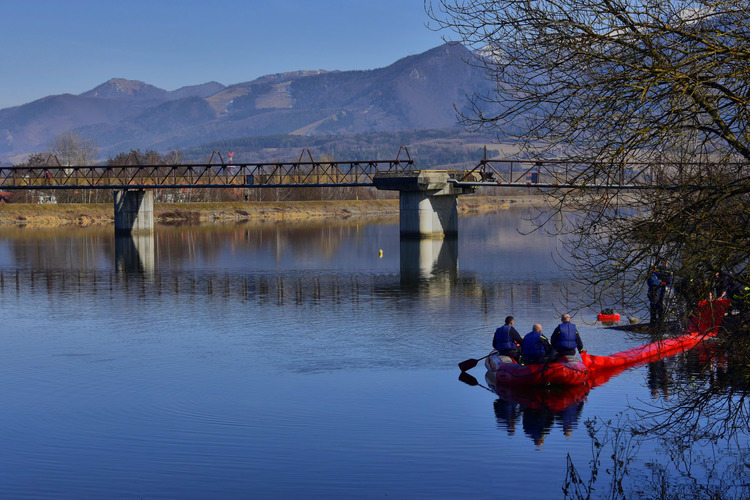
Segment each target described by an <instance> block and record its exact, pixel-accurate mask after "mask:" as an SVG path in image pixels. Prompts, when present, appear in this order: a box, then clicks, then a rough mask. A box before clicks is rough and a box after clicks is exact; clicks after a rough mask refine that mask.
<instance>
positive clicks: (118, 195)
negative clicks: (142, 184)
mask: <svg viewBox="0 0 750 500" xmlns="http://www.w3.org/2000/svg"><path fill="white" fill-rule="evenodd" d="M114 194H115V234H143V233H153V232H154V192H153V191H151V190H147V189H123V190H119V191H115V192H114Z"/></svg>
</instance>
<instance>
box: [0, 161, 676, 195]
mask: <svg viewBox="0 0 750 500" xmlns="http://www.w3.org/2000/svg"><path fill="white" fill-rule="evenodd" d="M592 167H594V168H592ZM683 167H684V165H665V164H659V165H654V164H645V163H629V164H625V165H622V166H621V167H620V168H618V169H616V170H617V171H616V173H615V174H612V172H611V168H609V167H608V168H601V169H598V168H597V166H596V165H593V164H591V163H588V164H584V163H576V162H567V161H536V160H528V161H506V160H486V159H484V160H482V161H480V162H479V163H478V164H477V165H476V166H475V167H474V168H472V169H467V170H447V172H448V174H449V177H450V181H449V182H451V183H454V184H456V185H457V186H460V187H469V186H474V187H476V186H492V187H498V186H501V187H529V186H531V187H538V188H608V189H652V188H654V187H657V186H661V187H664V186H666V185H669V184H673V183H674V182H673V181H674V180H676V179H677V177H678V176H680V175H682V174H681V172H682V170H683ZM418 171H419V170H418V169H417V167H416V165H415V164H414V162H413V161H412V160H411V158H409V159H407V160H400V159H399V158H398V157H397V158H396V159H395V160H372V161H344V162H341V161H331V162H324V161H321V162H315V161H306V162H301V161H300V162H288V163H282V162H278V163H238V164H226V163H221V164H214V163H206V164H182V165H130V166H109V165H107V166H73V165H71V166H57V165H55V166H51V165H50V166H39V167H0V189H3V190H29V189H153V188H227V187H232V188H273V187H286V188H288V187H321V186H323V187H336V186H341V187H344V186H373V185H374V184H373V179H374V177H375V176H376V175H377V174H378V173H382V172H390V173H394V172H395V173H398V172H403V173H414V172H418Z"/></svg>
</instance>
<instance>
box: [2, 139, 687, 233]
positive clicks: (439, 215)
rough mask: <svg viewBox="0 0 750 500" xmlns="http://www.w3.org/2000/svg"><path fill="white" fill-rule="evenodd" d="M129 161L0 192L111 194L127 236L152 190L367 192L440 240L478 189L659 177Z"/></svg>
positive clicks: (20, 178) (69, 168)
mask: <svg viewBox="0 0 750 500" xmlns="http://www.w3.org/2000/svg"><path fill="white" fill-rule="evenodd" d="M305 152H307V157H305ZM402 155H403V157H402ZM130 158H132V157H129V160H130ZM215 158H217V160H216V161H214V160H215ZM52 160H54V161H52ZM135 160H137V158H136V159H135ZM135 160H134V161H132V162H131V161H128V162H127V163H131V164H128V165H95V166H88V165H61V164H60V162H59V161H57V159H56V158H55V157H54V156H51V157H50V158H49V159H48V161H47V164H45V165H42V166H30V167H29V166H27V167H0V190H7V191H11V190H32V189H41V190H60V189H74V190H84V189H85V190H90V189H105V190H112V191H114V205H115V207H114V209H115V231H116V232H118V233H132V232H143V231H145V232H151V231H153V191H154V190H157V189H171V188H193V189H208V188H218V189H221V188H243V189H263V188H280V187H283V188H302V187H305V188H309V187H351V186H371V187H375V188H377V189H381V190H394V191H399V200H400V202H399V209H400V231H401V235H402V236H407V237H408V236H417V237H444V236H453V235H455V234H456V232H457V230H458V229H457V228H458V212H457V198H458V196H460V195H462V194H467V193H471V192H474V191H475V190H476V188H477V187H479V186H493V187H526V188H540V189H545V188H546V189H563V188H575V189H589V188H595V189H653V188H654V187H656V185H657V179H659V180H662V181H663V175H661V173H663V171H664V169H663V168H661V169H657V170H658V171H656V170H655V165H653V164H635V163H633V164H628V165H625V166H623V167H622V168H621V169H620V171H619V172H617V173H616V174H614V175H613V174H612V173H611V172H604V169H602V171H601V172H600V173H598V174H596V173H595V174H593V175H592V174H591V173H590V172H591V168H590V167H591V164H582V163H576V162H570V161H561V160H545V161H540V160H512V161H511V160H492V159H487V158H486V152H485V158H483V159H482V160H481V161H480V162H479V163H478V164H477V165H476V166H475V167H474V168H471V169H466V170H419V169H418V168H417V166H416V165H415V163H414V161H413V160H412V159H411V156H410V155H409V152H408V150H407V149H406V148H405V147H401V149H400V150H399V152H398V154H397V155H396V158H395V159H394V160H371V161H314V160H313V158H312V155H311V154H310V153H309V151H307V150H305V151H303V153H302V154H301V155H300V158H299V160H298V161H296V162H269V163H228V162H226V161H224V159H223V158H222V157H221V155H220V154H218V153H216V152H214V154H212V155H211V158H210V159H209V161H208V162H206V163H202V164H179V165H141V164H138V163H137V161H135ZM672 170H674V169H672ZM594 171H595V172H596V169H594ZM660 184H662V185H663V182H660Z"/></svg>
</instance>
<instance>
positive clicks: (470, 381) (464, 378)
mask: <svg viewBox="0 0 750 500" xmlns="http://www.w3.org/2000/svg"><path fill="white" fill-rule="evenodd" d="M458 380H460V381H461V382H463V383H464V384H467V385H470V386H472V387H473V386H475V385H479V381H478V380H477V379H475V378H474V377H472V376H471V375H469V374H468V373H466V372H461V373H460V374H459V375H458Z"/></svg>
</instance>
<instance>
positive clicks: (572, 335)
mask: <svg viewBox="0 0 750 500" xmlns="http://www.w3.org/2000/svg"><path fill="white" fill-rule="evenodd" d="M560 321H562V323H560V324H559V325H557V328H555V331H554V332H552V339H551V342H552V347H554V348H555V350H556V351H557V353H558V354H559V355H560V356H573V355H575V353H576V349H578V352H581V351H583V342H582V341H581V336H580V335H579V333H578V329H577V328H576V325H574V324H573V323H571V322H570V314H563V315H562V317H561V318H560Z"/></svg>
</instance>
